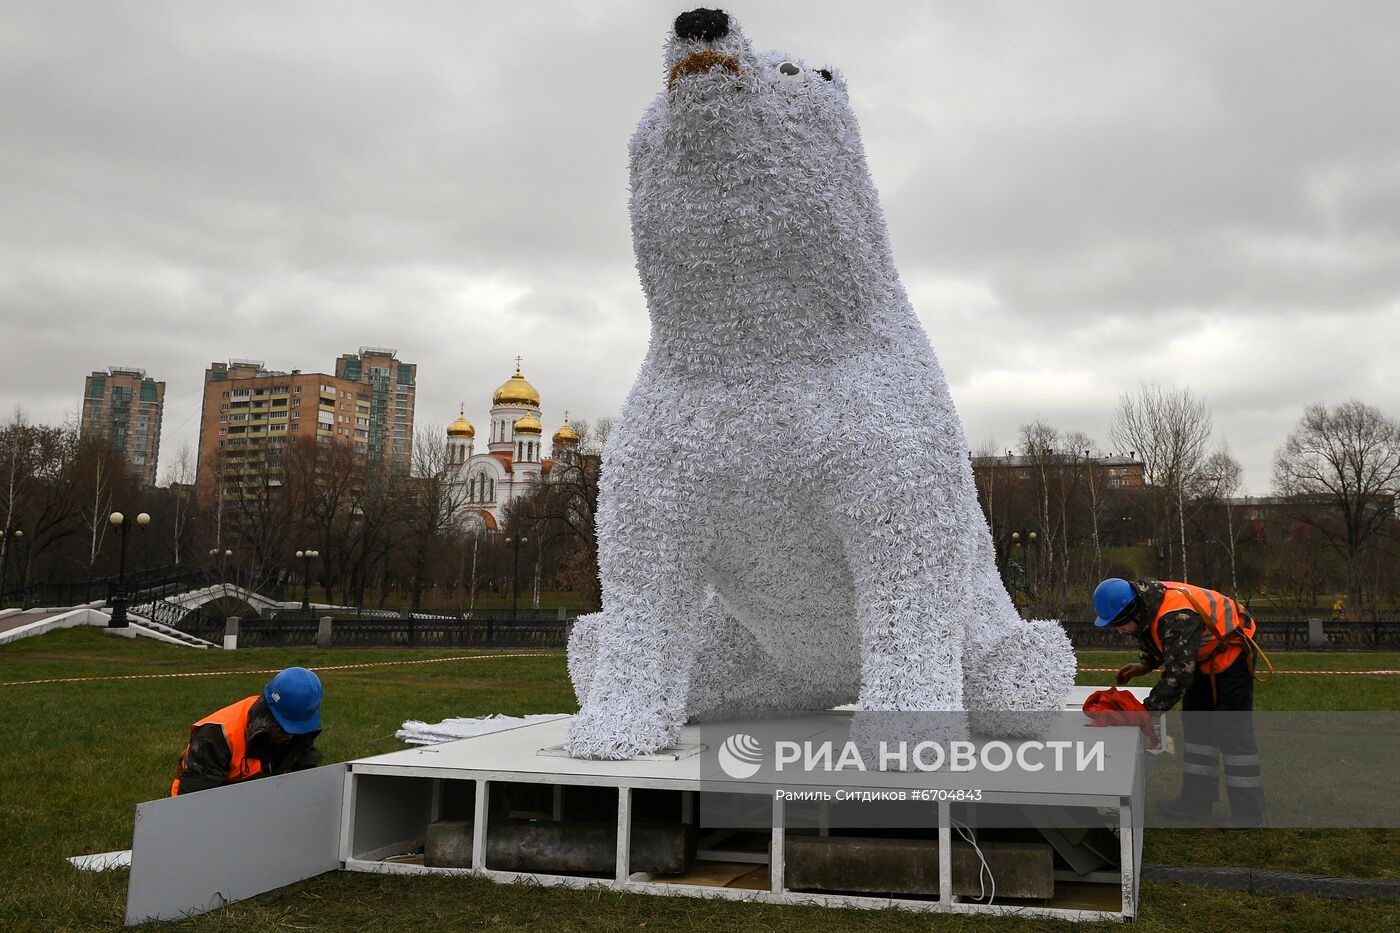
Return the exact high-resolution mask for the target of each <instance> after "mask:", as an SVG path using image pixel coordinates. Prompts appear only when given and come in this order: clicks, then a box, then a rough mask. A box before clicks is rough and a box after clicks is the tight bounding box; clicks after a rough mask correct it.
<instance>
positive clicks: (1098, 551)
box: [1065, 431, 1104, 585]
mask: <svg viewBox="0 0 1400 933" xmlns="http://www.w3.org/2000/svg"><path fill="white" fill-rule="evenodd" d="M1065 446H1066V447H1067V448H1068V449H1069V450H1070V451H1072V454H1073V456H1074V458H1075V459H1076V460H1077V461H1078V463H1079V466H1080V469H1079V470H1077V471H1076V472H1077V473H1078V474H1079V476H1080V483H1081V485H1082V487H1083V489H1084V493H1085V495H1086V496H1087V497H1088V500H1089V501H1088V507H1089V508H1088V513H1089V540H1090V542H1091V543H1092V544H1093V546H1094V562H1093V565H1092V567H1091V568H1090V579H1089V581H1088V582H1089V583H1090V584H1091V585H1093V584H1095V583H1097V582H1098V581H1099V580H1101V579H1103V536H1102V535H1101V534H1100V531H1099V517H1100V514H1101V512H1102V510H1103V500H1104V489H1103V485H1104V481H1103V477H1102V476H1101V475H1100V474H1099V469H1098V466H1097V464H1096V463H1095V462H1094V460H1095V458H1094V447H1095V446H1096V445H1095V444H1094V442H1093V441H1092V440H1090V439H1089V436H1088V435H1087V434H1084V433H1083V432H1082V431H1074V432H1071V433H1070V434H1067V435H1066V436H1065ZM1080 451H1083V459H1082V460H1079V453H1080Z"/></svg>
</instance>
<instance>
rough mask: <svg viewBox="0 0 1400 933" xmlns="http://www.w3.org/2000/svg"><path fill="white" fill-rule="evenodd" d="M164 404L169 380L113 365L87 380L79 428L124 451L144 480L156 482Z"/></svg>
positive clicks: (149, 482)
mask: <svg viewBox="0 0 1400 933" xmlns="http://www.w3.org/2000/svg"><path fill="white" fill-rule="evenodd" d="M164 406H165V383H163V382H157V381H156V380H154V379H152V378H150V377H149V376H147V375H146V371H145V370H144V369H136V368H135V367H131V366H110V367H108V368H107V371H106V372H105V373H104V372H96V371H94V372H93V373H92V375H90V376H88V377H87V379H86V380H84V383H83V414H82V420H81V422H79V428H78V431H79V434H80V436H82V437H84V438H89V437H91V438H99V439H101V440H104V441H106V442H107V443H108V444H110V445H111V446H112V448H113V449H114V450H119V451H121V452H122V453H123V454H124V455H125V456H126V459H127V462H128V463H129V464H131V469H132V471H133V472H134V473H135V474H136V475H137V477H138V478H139V479H140V481H141V484H142V485H145V486H154V485H155V484H156V467H157V466H158V461H159V459H160V419H161V413H162V411H163V409H164Z"/></svg>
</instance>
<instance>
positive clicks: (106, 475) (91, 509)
mask: <svg viewBox="0 0 1400 933" xmlns="http://www.w3.org/2000/svg"><path fill="white" fill-rule="evenodd" d="M82 447H83V451H84V453H85V454H86V455H87V457H88V460H89V463H88V469H87V470H86V471H85V472H86V473H87V479H88V485H89V487H90V488H88V489H87V490H86V492H85V493H84V496H83V500H84V503H85V504H84V507H83V511H82V520H83V525H84V526H86V528H87V529H88V562H87V565H88V569H89V570H91V569H92V568H93V567H94V566H95V565H96V564H97V555H98V554H99V553H100V552H101V551H102V540H103V539H104V538H105V537H106V536H107V529H108V528H110V527H111V522H110V521H108V516H110V515H111V513H112V510H111V508H110V506H111V504H112V466H113V461H114V460H115V459H117V458H118V457H120V456H121V454H119V453H118V452H117V451H115V450H113V449H112V448H111V447H110V446H108V445H107V444H105V443H102V442H100V441H99V442H97V443H91V442H89V443H86V444H83V445H82Z"/></svg>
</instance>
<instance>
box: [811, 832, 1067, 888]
mask: <svg viewBox="0 0 1400 933" xmlns="http://www.w3.org/2000/svg"><path fill="white" fill-rule="evenodd" d="M785 845H786V847H787V878H786V880H787V886H788V887H789V888H791V889H793V890H818V891H845V892H859V893H869V894H909V895H915V896H919V897H937V896H938V885H939V870H938V869H939V866H938V843H937V841H936V840H932V839H879V838H870V837H862V836H797V835H789V836H788V837H787V841H786V843H785ZM979 848H981V850H982V857H983V858H985V859H986V860H987V869H988V871H990V873H991V878H992V879H994V880H995V884H996V894H997V897H1016V898H1035V899H1041V900H1048V899H1050V898H1053V897H1054V896H1055V866H1054V861H1055V859H1054V852H1053V850H1052V849H1051V848H1050V846H1049V845H1046V844H1044V843H1034V842H983V843H980V844H979ZM983 874H984V873H983V870H982V859H980V858H978V856H977V851H976V850H975V849H973V848H972V846H970V845H968V844H967V843H965V842H962V841H961V840H958V841H955V842H954V843H953V893H954V894H956V895H959V896H963V897H978V896H981V895H983V894H985V893H989V892H990V890H991V889H990V887H984V885H983V882H982V881H981V876H982V875H983Z"/></svg>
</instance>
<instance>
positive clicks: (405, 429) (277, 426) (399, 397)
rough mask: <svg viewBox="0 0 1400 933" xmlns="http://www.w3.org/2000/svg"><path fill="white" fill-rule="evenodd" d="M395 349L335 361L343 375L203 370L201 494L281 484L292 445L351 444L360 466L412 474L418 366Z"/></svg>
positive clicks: (249, 365)
mask: <svg viewBox="0 0 1400 933" xmlns="http://www.w3.org/2000/svg"><path fill="white" fill-rule="evenodd" d="M394 353H395V351H393V350H379V349H374V348H370V347H365V348H362V349H361V351H360V352H359V353H358V354H346V355H344V356H342V357H341V358H340V359H339V360H337V361H336V375H334V376H331V375H327V374H325V373H303V372H301V371H300V370H293V371H291V372H289V373H287V372H277V371H273V370H269V369H267V368H266V367H265V366H264V364H263V362H262V361H261V360H229V361H228V362H227V363H211V364H209V368H208V369H206V370H205V371H204V412H203V415H202V417H201V420H200V429H199V469H198V483H199V488H200V489H201V490H202V491H204V492H205V493H208V492H213V491H215V490H224V491H229V490H232V489H235V488H238V489H243V490H245V491H248V490H251V489H252V488H253V487H256V486H259V485H279V484H280V479H279V478H278V468H279V467H280V465H281V462H282V453H283V451H284V450H285V448H286V445H287V444H288V443H289V441H294V440H296V439H297V438H301V437H314V438H316V439H317V440H318V441H321V442H323V443H325V442H331V441H335V442H339V443H343V444H346V445H348V446H349V447H350V448H351V449H352V450H353V452H354V456H355V458H356V459H357V460H362V461H364V462H366V463H377V462H381V461H383V462H386V463H387V464H388V465H389V466H390V468H391V469H394V470H397V471H401V472H407V470H408V468H409V456H410V453H411V451H412V446H413V395H414V386H413V382H414V379H415V377H416V375H417V369H418V367H417V366H414V365H412V364H407V363H400V362H399V361H398V360H397V359H396V358H395V355H394Z"/></svg>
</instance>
